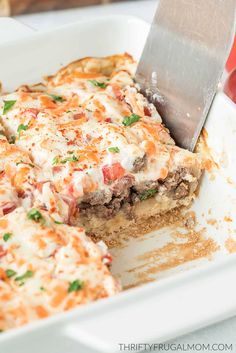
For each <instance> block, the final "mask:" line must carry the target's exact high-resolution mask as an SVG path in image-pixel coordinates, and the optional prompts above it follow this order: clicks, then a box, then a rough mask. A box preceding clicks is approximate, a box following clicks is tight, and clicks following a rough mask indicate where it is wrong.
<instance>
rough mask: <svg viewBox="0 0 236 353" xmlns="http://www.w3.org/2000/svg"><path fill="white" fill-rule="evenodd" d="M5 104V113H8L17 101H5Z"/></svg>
mask: <svg viewBox="0 0 236 353" xmlns="http://www.w3.org/2000/svg"><path fill="white" fill-rule="evenodd" d="M3 102H4V106H3V114H6V113H7V112H8V111H9V110H10V109H11V108H12V107H13V105H14V104H15V103H16V101H3Z"/></svg>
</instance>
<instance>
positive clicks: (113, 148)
mask: <svg viewBox="0 0 236 353" xmlns="http://www.w3.org/2000/svg"><path fill="white" fill-rule="evenodd" d="M108 151H109V152H111V153H119V152H120V149H119V147H109V148H108Z"/></svg>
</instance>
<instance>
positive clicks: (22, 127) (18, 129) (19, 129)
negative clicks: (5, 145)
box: [17, 124, 29, 137]
mask: <svg viewBox="0 0 236 353" xmlns="http://www.w3.org/2000/svg"><path fill="white" fill-rule="evenodd" d="M28 128H29V126H28V125H24V124H20V125H19V126H18V128H17V132H18V134H19V137H20V132H21V131H26V130H27V129H28Z"/></svg>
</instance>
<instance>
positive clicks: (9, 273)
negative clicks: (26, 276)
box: [6, 269, 16, 278]
mask: <svg viewBox="0 0 236 353" xmlns="http://www.w3.org/2000/svg"><path fill="white" fill-rule="evenodd" d="M6 275H7V277H8V278H11V277H13V276H15V275H16V271H14V270H11V269H8V270H6Z"/></svg>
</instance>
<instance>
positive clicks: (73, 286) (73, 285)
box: [68, 279, 84, 293]
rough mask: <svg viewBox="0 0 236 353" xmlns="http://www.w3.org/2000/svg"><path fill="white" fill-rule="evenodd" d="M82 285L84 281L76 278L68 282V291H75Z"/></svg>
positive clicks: (81, 287)
mask: <svg viewBox="0 0 236 353" xmlns="http://www.w3.org/2000/svg"><path fill="white" fill-rule="evenodd" d="M83 287H84V282H82V281H80V280H79V279H76V280H75V281H73V282H70V285H69V288H68V292H69V293H71V292H77V291H78V290H80V289H83Z"/></svg>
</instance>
